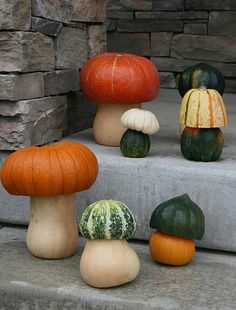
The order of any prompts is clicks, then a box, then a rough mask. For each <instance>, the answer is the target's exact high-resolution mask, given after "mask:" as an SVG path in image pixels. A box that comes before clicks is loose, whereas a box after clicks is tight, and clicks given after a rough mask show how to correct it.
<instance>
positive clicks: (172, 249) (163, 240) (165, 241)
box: [149, 232, 195, 266]
mask: <svg viewBox="0 0 236 310" xmlns="http://www.w3.org/2000/svg"><path fill="white" fill-rule="evenodd" d="M149 251H150V253H151V256H152V257H153V259H154V260H155V261H156V262H158V263H162V264H167V265H174V266H181V265H185V264H187V263H189V262H190V261H191V259H192V257H193V255H194V253H195V244H194V241H193V240H191V239H185V238H179V237H176V236H171V235H168V234H165V233H162V232H155V233H154V234H152V236H151V239H150V242H149Z"/></svg>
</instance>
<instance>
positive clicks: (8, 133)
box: [0, 96, 67, 150]
mask: <svg viewBox="0 0 236 310" xmlns="http://www.w3.org/2000/svg"><path fill="white" fill-rule="evenodd" d="M66 102H67V100H66V97H65V96H64V97H63V96H60V97H59V96H58V97H44V98H40V99H31V100H24V101H18V102H16V103H12V104H9V102H4V101H2V102H0V149H1V150H16V149H18V148H22V147H24V146H27V145H32V144H33V145H34V144H40V145H41V144H45V143H48V142H52V141H55V140H58V139H60V138H61V136H62V130H63V127H64V121H65V112H66Z"/></svg>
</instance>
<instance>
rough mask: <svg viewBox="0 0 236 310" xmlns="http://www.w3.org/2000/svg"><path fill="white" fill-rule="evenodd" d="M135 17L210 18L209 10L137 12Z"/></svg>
mask: <svg viewBox="0 0 236 310" xmlns="http://www.w3.org/2000/svg"><path fill="white" fill-rule="evenodd" d="M135 18H138V19H149V18H151V19H153V18H157V19H160V18H165V19H182V20H192V19H208V12H204V11H193V12H190V11H185V12H165V11H162V12H135Z"/></svg>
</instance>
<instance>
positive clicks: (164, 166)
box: [0, 89, 236, 309]
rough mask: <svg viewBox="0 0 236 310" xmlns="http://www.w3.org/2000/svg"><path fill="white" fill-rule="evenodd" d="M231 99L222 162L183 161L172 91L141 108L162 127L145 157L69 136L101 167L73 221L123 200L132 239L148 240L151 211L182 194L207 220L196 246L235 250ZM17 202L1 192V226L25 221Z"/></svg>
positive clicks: (228, 98)
mask: <svg viewBox="0 0 236 310" xmlns="http://www.w3.org/2000/svg"><path fill="white" fill-rule="evenodd" d="M235 97H236V96H235V95H232V94H224V96H223V98H224V101H225V103H226V108H227V111H228V115H229V126H228V127H226V128H224V129H223V133H224V138H225V147H224V150H223V154H222V157H221V160H219V161H217V162H209V163H203V162H192V161H188V160H186V159H184V158H183V157H182V155H181V152H180V145H179V139H180V135H179V126H178V122H177V118H178V110H179V103H180V100H181V98H180V96H179V95H178V92H177V90H170V89H168V90H164V89H162V90H161V93H160V95H159V96H158V97H157V100H156V101H155V103H154V104H145V105H143V108H144V109H148V110H149V109H150V110H151V111H153V112H154V113H155V114H156V115H157V117H158V119H159V121H160V126H161V128H160V131H159V132H158V133H157V134H155V135H152V136H151V142H152V147H151V152H150V154H149V155H148V156H147V157H146V158H142V159H133V158H125V157H122V156H121V153H120V150H119V148H114V147H104V146H101V145H97V144H95V143H94V140H93V137H92V132H91V131H90V130H87V131H84V132H81V133H78V134H76V135H74V136H73V138H75V139H76V140H77V141H79V142H81V143H84V144H86V145H87V146H88V147H90V148H91V149H92V150H93V151H94V153H95V154H96V156H97V158H98V162H99V167H100V173H99V176H98V178H97V180H96V182H95V184H94V186H93V187H92V188H91V190H89V191H85V192H81V193H79V194H78V195H77V204H78V219H79V218H80V216H81V213H82V211H83V210H84V208H85V207H86V206H87V205H88V204H90V203H92V202H93V201H96V200H99V199H104V198H113V199H117V200H122V201H124V202H125V203H126V204H127V205H128V206H129V207H130V208H131V210H132V211H133V212H134V215H135V217H136V219H137V223H138V230H137V233H136V238H138V239H148V238H149V237H150V234H151V230H150V229H149V219H150V216H151V213H152V211H153V210H154V208H155V207H156V206H157V205H158V204H159V203H161V202H162V201H165V200H167V199H169V198H172V197H174V196H177V195H180V194H182V193H184V192H187V193H188V194H189V195H190V196H191V198H192V199H193V200H194V201H196V203H198V204H199V206H200V207H201V208H202V209H203V211H204V213H205V217H206V232H205V236H204V239H203V240H202V241H201V242H200V243H199V242H198V243H197V244H198V245H200V246H202V247H207V248H215V249H223V250H228V251H236V239H235V230H236V209H235V201H236V192H235V182H236V174H235V170H236V159H235V153H236V129H235V128H236V123H235V114H236V105H235ZM71 138H72V137H71ZM4 156H5V153H0V157H1V158H3V157H4ZM222 188H223V189H224V190H223V191H222ZM20 199H21V198H19V197H12V196H9V195H7V193H6V192H5V191H4V190H3V189H2V190H1V201H2V204H1V205H0V222H4V221H8V222H9V221H11V222H18V223H19V222H25V223H26V222H27V221H28V218H29V217H28V204H26V205H24V206H23V203H22V200H21V201H20ZM20 206H21V207H20ZM186 309H188V308H186Z"/></svg>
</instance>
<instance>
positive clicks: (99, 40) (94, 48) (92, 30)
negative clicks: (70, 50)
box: [88, 25, 107, 57]
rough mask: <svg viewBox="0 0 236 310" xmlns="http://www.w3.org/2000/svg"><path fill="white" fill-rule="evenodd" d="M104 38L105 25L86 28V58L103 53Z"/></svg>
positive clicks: (104, 48)
mask: <svg viewBox="0 0 236 310" xmlns="http://www.w3.org/2000/svg"><path fill="white" fill-rule="evenodd" d="M106 36H107V34H106V26H105V25H91V26H89V27H88V49H89V50H88V57H92V56H95V55H97V54H99V53H102V52H105V50H106Z"/></svg>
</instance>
